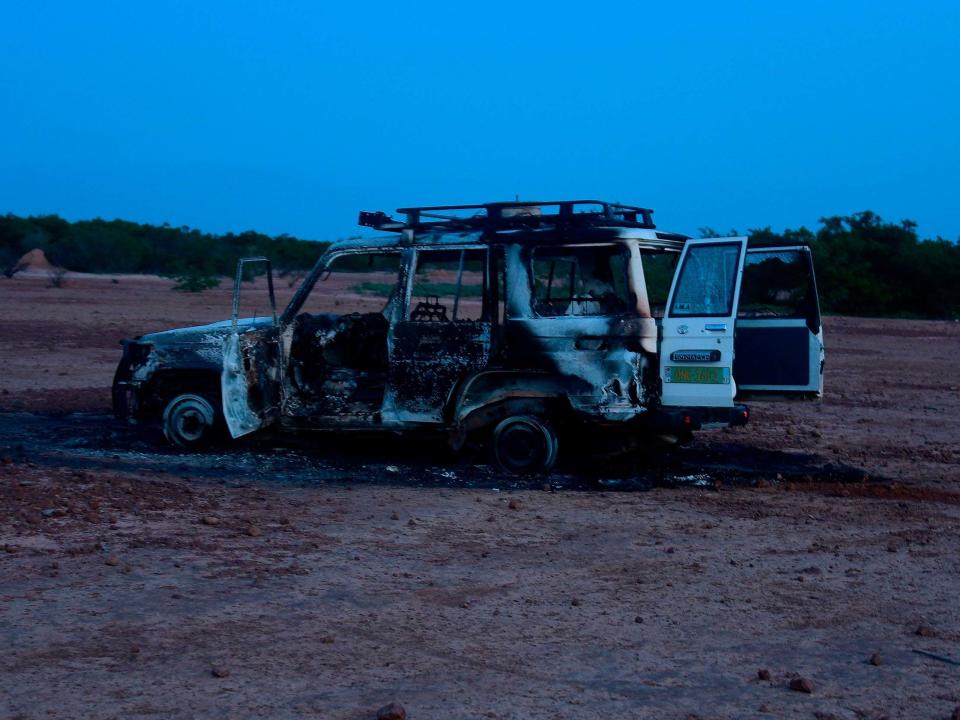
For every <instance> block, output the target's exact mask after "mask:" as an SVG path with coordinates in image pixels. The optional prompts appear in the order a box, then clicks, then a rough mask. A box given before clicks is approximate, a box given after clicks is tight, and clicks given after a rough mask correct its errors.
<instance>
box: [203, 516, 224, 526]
mask: <svg viewBox="0 0 960 720" xmlns="http://www.w3.org/2000/svg"><path fill="white" fill-rule="evenodd" d="M200 522H201V523H203V524H204V525H219V524H220V519H219V518H217V517H214V516H213V515H204V516H203V517H202V518H200Z"/></svg>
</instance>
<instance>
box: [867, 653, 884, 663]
mask: <svg viewBox="0 0 960 720" xmlns="http://www.w3.org/2000/svg"><path fill="white" fill-rule="evenodd" d="M882 662H883V661H882V659H881V658H880V653H874V654H873V655H871V656H870V664H871V665H880V664H881V663H882Z"/></svg>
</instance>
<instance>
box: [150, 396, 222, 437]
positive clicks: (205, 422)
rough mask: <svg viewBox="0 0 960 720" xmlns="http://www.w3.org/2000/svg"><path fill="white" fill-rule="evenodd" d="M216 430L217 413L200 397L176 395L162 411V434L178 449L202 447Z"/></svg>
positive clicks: (205, 399) (209, 403)
mask: <svg viewBox="0 0 960 720" xmlns="http://www.w3.org/2000/svg"><path fill="white" fill-rule="evenodd" d="M216 430H217V411H216V410H215V409H214V407H213V405H212V404H211V402H210V401H209V400H208V399H207V398H205V397H203V396H202V395H194V394H189V393H188V394H184V395H177V396H176V397H175V398H173V399H172V400H171V401H170V402H168V403H167V406H166V408H164V410H163V434H164V436H165V437H166V438H167V440H169V441H170V442H171V443H173V444H174V445H177V446H178V447H182V448H198V447H202V446H204V445H206V444H208V443H209V442H210V441H211V440H212V439H213V437H214V435H215V433H216Z"/></svg>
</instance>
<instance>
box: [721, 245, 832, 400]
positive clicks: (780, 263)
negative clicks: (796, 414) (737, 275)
mask: <svg viewBox="0 0 960 720" xmlns="http://www.w3.org/2000/svg"><path fill="white" fill-rule="evenodd" d="M736 331H737V334H736V341H735V343H734V349H735V351H736V360H735V362H734V365H733V376H734V378H736V382H737V390H738V395H737V398H738V399H746V398H748V397H757V396H766V397H769V398H771V399H791V400H792V399H804V398H819V397H821V396H822V395H823V360H824V353H823V328H822V325H821V321H820V303H819V300H818V299H817V283H816V279H815V277H814V273H813V257H812V255H811V253H810V248H807V247H803V246H796V247H769V248H749V249H748V250H747V256H746V262H745V264H744V269H743V281H742V288H741V291H740V304H739V312H738V314H737V321H736Z"/></svg>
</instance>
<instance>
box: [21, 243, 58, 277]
mask: <svg viewBox="0 0 960 720" xmlns="http://www.w3.org/2000/svg"><path fill="white" fill-rule="evenodd" d="M14 269H15V271H16V272H24V271H27V270H33V271H38V272H45V271H48V270H56V268H55V267H54V266H53V265H51V264H50V261H49V260H47V256H46V255H44V253H43V250H41V249H40V248H34V249H33V250H31V251H30V252H28V253H25V254H24V256H23V257H21V258H20V259H19V260H17V264H16V265H14Z"/></svg>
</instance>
